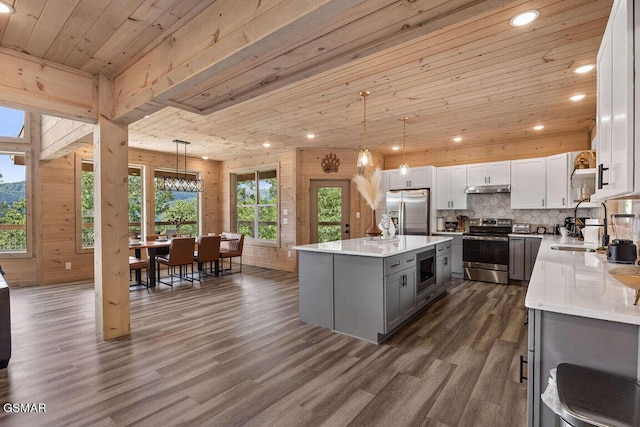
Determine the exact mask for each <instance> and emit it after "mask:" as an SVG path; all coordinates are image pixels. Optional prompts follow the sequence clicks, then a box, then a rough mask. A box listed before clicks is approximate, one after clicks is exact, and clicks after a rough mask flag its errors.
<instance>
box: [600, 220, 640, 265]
mask: <svg viewBox="0 0 640 427" xmlns="http://www.w3.org/2000/svg"><path fill="white" fill-rule="evenodd" d="M611 227H612V229H613V235H614V239H613V241H612V242H611V243H609V246H608V248H607V261H609V262H615V263H618V264H633V262H634V261H635V259H636V258H637V256H638V249H637V248H636V245H635V244H634V243H633V240H632V236H633V234H634V233H635V232H636V231H637V230H636V228H637V222H636V216H635V215H633V214H612V215H611Z"/></svg>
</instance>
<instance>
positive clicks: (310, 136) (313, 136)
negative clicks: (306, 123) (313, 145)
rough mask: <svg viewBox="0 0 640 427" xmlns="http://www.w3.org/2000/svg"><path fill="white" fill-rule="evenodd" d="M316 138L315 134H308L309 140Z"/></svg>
mask: <svg viewBox="0 0 640 427" xmlns="http://www.w3.org/2000/svg"><path fill="white" fill-rule="evenodd" d="M315 137H316V134H315V133H308V134H307V139H313V138H315Z"/></svg>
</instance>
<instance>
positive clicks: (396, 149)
mask: <svg viewBox="0 0 640 427" xmlns="http://www.w3.org/2000/svg"><path fill="white" fill-rule="evenodd" d="M391 149H392V150H393V151H398V150H399V149H400V147H398V146H397V145H394V146H393V147H391Z"/></svg>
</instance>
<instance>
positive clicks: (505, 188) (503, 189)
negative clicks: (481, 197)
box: [464, 184, 511, 194]
mask: <svg viewBox="0 0 640 427" xmlns="http://www.w3.org/2000/svg"><path fill="white" fill-rule="evenodd" d="M464 192H465V193H467V194H487V193H511V186H510V185H508V184H507V185H476V186H471V187H467V188H466V189H465V190H464Z"/></svg>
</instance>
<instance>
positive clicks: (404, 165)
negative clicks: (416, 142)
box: [398, 162, 409, 175]
mask: <svg viewBox="0 0 640 427" xmlns="http://www.w3.org/2000/svg"><path fill="white" fill-rule="evenodd" d="M398 170H400V175H406V174H408V173H409V164H408V163H406V162H405V163H400V166H399V167H398Z"/></svg>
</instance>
